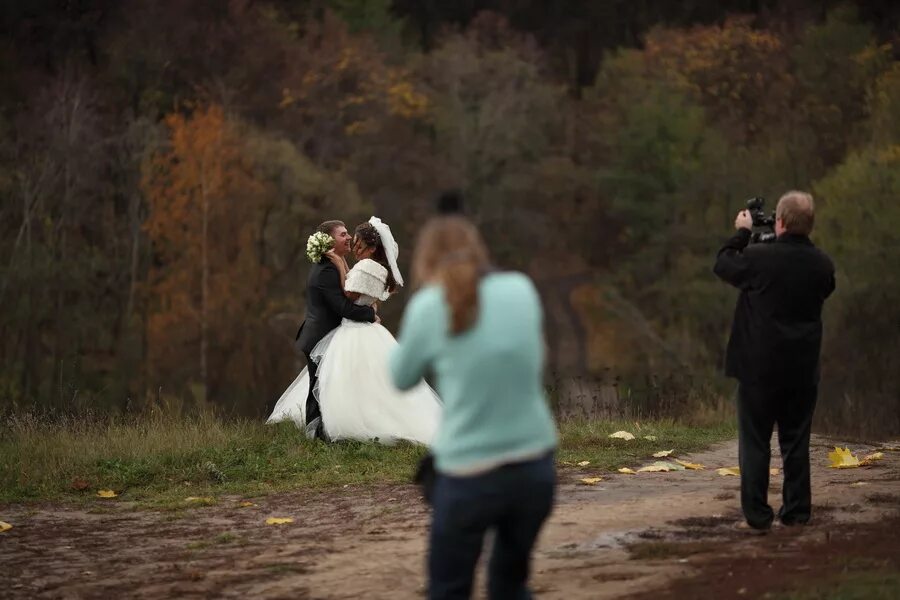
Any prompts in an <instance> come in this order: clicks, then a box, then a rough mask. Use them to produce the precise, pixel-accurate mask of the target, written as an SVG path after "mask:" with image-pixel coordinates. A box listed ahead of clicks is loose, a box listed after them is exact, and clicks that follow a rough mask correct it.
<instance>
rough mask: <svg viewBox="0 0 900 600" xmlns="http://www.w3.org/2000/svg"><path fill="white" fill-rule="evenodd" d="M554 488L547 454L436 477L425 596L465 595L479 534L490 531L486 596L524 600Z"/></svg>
mask: <svg viewBox="0 0 900 600" xmlns="http://www.w3.org/2000/svg"><path fill="white" fill-rule="evenodd" d="M555 485H556V469H555V467H554V464H553V455H552V453H551V454H548V455H547V456H545V457H543V458H541V459H538V460H533V461H528V462H523V463H515V464H510V465H505V466H502V467H499V468H497V469H494V470H492V471H490V472H488V473H484V474H482V475H476V476H474V477H452V476H447V475H442V474H439V475H438V477H437V481H436V482H435V488H434V515H433V520H432V523H431V540H430V548H429V556H428V571H429V597H430V598H432V599H441V600H445V599H449V598H470V597H471V595H472V580H473V577H474V575H475V565H476V564H477V562H478V557H479V555H480V554H481V548H482V545H483V543H484V537H485V533H487V531H488V530H493V531H494V534H495V535H494V548H493V552H492V554H491V559H490V564H489V566H488V596H489V597H490V598H493V599H496V598H504V599H507V598H508V599H511V600H516V599H520V598H530V597H531V593H530V592H529V591H528V587H527V582H528V572H529V568H530V563H531V549H532V547H533V546H534V543H535V540H536V539H537V536H538V532H539V531H540V529H541V526H542V525H543V523H544V521H545V520H546V519H547V517H548V516H549V515H550V511H551V509H552V506H553V493H554V487H555Z"/></svg>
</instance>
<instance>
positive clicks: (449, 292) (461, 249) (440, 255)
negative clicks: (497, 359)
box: [412, 216, 490, 335]
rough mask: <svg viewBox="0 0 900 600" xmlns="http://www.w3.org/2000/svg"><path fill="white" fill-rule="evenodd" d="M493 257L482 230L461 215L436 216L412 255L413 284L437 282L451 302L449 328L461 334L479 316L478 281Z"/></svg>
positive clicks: (418, 241) (448, 302)
mask: <svg viewBox="0 0 900 600" xmlns="http://www.w3.org/2000/svg"><path fill="white" fill-rule="evenodd" d="M489 264H490V258H489V255H488V251H487V246H485V243H484V240H483V239H482V238H481V234H480V233H478V229H476V228H475V225H473V224H472V223H471V222H470V221H468V220H467V219H465V218H464V217H460V216H446V217H437V218H434V219H432V220H431V221H429V222H428V223H427V224H426V225H425V227H423V228H422V229H421V231H419V237H418V239H417V240H416V249H415V253H414V258H413V265H412V276H413V285H414V286H415V287H420V286H422V285H428V284H437V285H440V286H441V287H443V288H444V295H445V298H446V299H447V304H449V305H450V331H451V333H453V334H455V335H456V334H460V333H463V332H464V331H466V330H467V329H469V328H471V327H472V326H473V325H474V324H475V320H476V318H477V316H478V282H479V281H480V280H481V277H482V276H483V275H484V274H485V272H487V270H488V265H489Z"/></svg>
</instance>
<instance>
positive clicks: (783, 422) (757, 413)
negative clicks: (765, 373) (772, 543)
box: [738, 383, 818, 529]
mask: <svg viewBox="0 0 900 600" xmlns="http://www.w3.org/2000/svg"><path fill="white" fill-rule="evenodd" d="M817 391H818V388H817V387H816V386H807V387H799V388H797V387H793V388H792V387H778V386H775V385H759V384H744V383H742V384H741V385H740V387H739V388H738V436H739V440H738V461H739V463H740V468H741V508H742V509H743V511H744V518H746V519H747V523H748V524H750V526H752V527H755V528H757V529H765V528H767V527H769V526H770V525H771V524H772V520H773V519H774V518H775V514H774V513H773V511H772V507H771V506H769V502H768V490H769V460H770V458H771V449H770V440H771V438H772V430H773V428H774V426H775V425H778V445H779V446H780V447H781V458H782V467H783V470H784V487H783V493H782V496H783V498H782V506H781V510H779V512H778V518H779V519H780V520H781V522H782V523H784V524H785V525H797V524H801V523H806V522H807V521H809V518H810V516H811V514H812V492H811V490H810V475H809V435H810V429H811V427H812V419H813V412H814V411H815V408H816V394H817Z"/></svg>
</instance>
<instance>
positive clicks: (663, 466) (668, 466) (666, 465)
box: [637, 461, 684, 473]
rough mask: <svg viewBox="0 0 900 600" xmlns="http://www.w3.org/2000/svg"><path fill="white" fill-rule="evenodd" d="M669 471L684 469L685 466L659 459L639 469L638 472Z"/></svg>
mask: <svg viewBox="0 0 900 600" xmlns="http://www.w3.org/2000/svg"><path fill="white" fill-rule="evenodd" d="M668 471H684V467H682V466H679V465H675V464H672V463H670V462H663V461H657V462H655V463H653V464H652V465H647V466H646V467H641V468H640V469H638V470H637V472H638V473H665V472H668Z"/></svg>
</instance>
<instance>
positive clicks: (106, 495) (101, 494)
mask: <svg viewBox="0 0 900 600" xmlns="http://www.w3.org/2000/svg"><path fill="white" fill-rule="evenodd" d="M116 496H118V494H117V493H115V492H114V491H112V490H100V491H99V492H97V497H98V498H115V497H116Z"/></svg>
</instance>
